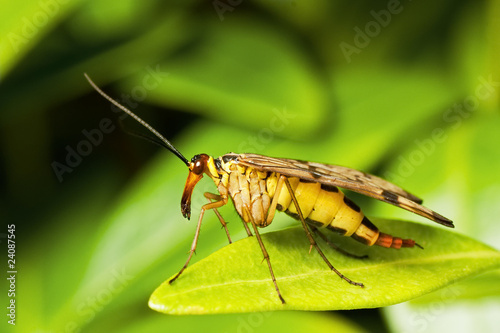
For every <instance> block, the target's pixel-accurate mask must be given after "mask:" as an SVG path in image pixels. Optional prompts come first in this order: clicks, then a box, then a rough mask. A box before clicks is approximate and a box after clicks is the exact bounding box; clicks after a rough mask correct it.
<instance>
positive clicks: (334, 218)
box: [85, 74, 454, 304]
mask: <svg viewBox="0 0 500 333" xmlns="http://www.w3.org/2000/svg"><path fill="white" fill-rule="evenodd" d="M85 77H86V78H87V80H88V81H89V83H90V84H91V85H92V87H93V88H94V89H95V90H96V91H97V92H98V93H99V94H101V95H102V96H103V97H104V98H106V99H107V100H109V101H110V102H111V103H113V104H114V105H116V106H117V107H119V108H120V109H121V110H123V111H124V112H126V113H127V114H128V115H130V116H131V117H133V118H134V119H135V120H136V121H138V122H139V123H140V124H142V125H143V126H144V127H146V128H147V129H148V130H149V131H151V132H152V133H153V134H154V135H155V136H156V137H158V139H160V140H161V142H159V144H161V145H162V146H164V147H165V148H167V149H168V150H170V151H171V152H172V153H174V154H175V155H176V156H177V157H178V158H179V159H180V160H181V161H182V162H184V164H186V166H187V167H188V169H189V173H188V178H187V180H186V185H185V187H184V192H183V194H182V199H181V212H182V215H183V216H184V217H185V218H187V219H189V218H190V217H191V194H192V193H193V189H194V187H195V185H196V184H197V183H198V181H200V179H201V178H202V177H203V176H204V175H207V176H208V177H210V178H211V179H212V180H213V181H214V183H215V185H216V186H217V190H218V192H219V193H218V194H214V193H209V192H207V193H205V194H204V195H205V197H206V198H207V199H208V201H209V203H207V204H205V205H204V206H202V208H201V211H200V216H199V218H198V224H197V227H196V232H195V236H194V239H193V242H192V245H191V250H190V252H189V256H188V258H187V260H186V263H185V264H184V266H183V267H182V268H181V270H180V271H179V272H178V273H177V275H175V276H174V277H173V278H172V279H171V280H170V281H169V282H170V283H172V282H174V281H175V280H176V279H177V278H179V276H180V275H181V274H182V272H183V271H184V270H185V269H186V268H187V267H188V265H189V262H190V260H191V257H192V256H193V253H194V252H195V250H196V246H197V242H198V236H199V234H200V228H201V223H202V220H203V216H204V214H205V211H207V210H214V211H215V213H216V215H217V217H218V218H219V221H220V223H221V224H222V226H223V227H224V229H225V231H226V234H227V237H228V240H229V243H231V238H230V236H229V232H228V230H227V226H226V222H225V221H224V219H223V218H222V216H221V215H220V214H219V212H218V211H217V208H220V207H222V206H224V205H226V204H227V203H228V201H229V198H231V200H232V202H233V204H234V207H235V208H236V211H237V212H238V214H239V215H240V217H241V219H242V221H243V226H244V227H245V230H246V232H247V234H248V236H252V235H253V234H252V232H251V230H250V228H249V226H251V227H252V229H253V232H254V233H255V236H256V239H257V241H258V242H259V245H260V248H261V250H262V254H263V255H264V258H265V260H266V262H267V265H268V268H269V272H270V275H271V280H272V283H273V284H274V288H275V289H276V292H277V295H278V297H279V299H280V301H281V302H282V303H283V304H284V303H285V300H284V298H283V297H282V295H281V291H280V289H279V287H278V284H277V282H276V278H275V276H274V272H273V269H272V266H271V261H270V258H269V255H268V253H267V251H266V248H265V246H264V243H263V242H262V238H261V236H260V233H259V228H264V227H266V226H268V225H269V224H271V223H272V221H273V218H274V216H275V213H276V211H281V212H285V213H287V214H288V215H290V216H292V217H294V218H295V219H297V220H299V221H300V222H301V224H302V227H303V229H304V231H305V234H306V236H307V238H308V239H309V242H310V244H311V248H312V247H314V248H315V249H316V251H317V252H318V254H319V255H320V256H321V257H322V258H323V260H324V261H325V263H326V264H327V265H328V267H329V268H330V270H332V271H333V272H335V273H336V274H337V275H338V276H339V277H340V278H341V279H343V280H345V281H347V282H348V283H350V284H352V285H355V286H359V287H364V285H363V284H362V283H359V282H355V281H352V280H351V279H349V278H348V277H346V276H344V275H343V274H342V273H341V272H339V271H338V270H337V269H336V268H335V267H334V266H333V265H332V264H331V263H330V261H329V260H328V258H327V257H326V256H325V255H324V253H323V251H322V250H321V249H320V247H319V246H318V244H317V242H316V240H315V238H314V236H313V234H316V235H318V236H319V237H321V238H322V239H323V240H325V241H326V242H327V243H328V244H329V245H330V246H332V247H333V248H335V249H336V250H338V251H339V252H341V253H343V254H346V255H349V256H354V255H352V254H350V253H348V252H346V251H344V250H342V249H341V248H339V247H337V246H336V245H335V244H333V243H331V242H329V240H328V238H327V237H326V236H325V235H324V234H323V233H322V232H321V231H320V229H324V228H326V229H330V230H332V231H334V232H336V233H338V234H340V235H344V236H350V237H352V238H354V239H355V240H356V241H358V242H361V243H363V244H366V245H369V246H371V245H378V246H382V247H386V248H394V249H399V248H401V247H414V246H417V247H421V246H420V245H418V244H417V243H415V241H414V240H412V239H403V238H400V237H395V236H392V235H389V234H386V233H383V232H380V231H379V230H378V228H377V227H376V226H375V225H374V224H373V223H372V222H370V220H369V219H368V218H367V217H366V216H364V214H363V213H362V212H361V209H360V208H359V207H358V206H357V205H356V204H355V203H354V202H352V201H351V200H350V199H349V198H347V197H346V196H345V195H344V193H343V192H342V191H341V190H339V187H341V188H344V189H348V190H351V191H355V192H359V193H362V194H364V195H367V196H370V197H373V198H375V199H378V200H381V201H384V202H387V203H390V204H392V205H395V206H398V207H401V208H403V209H406V210H408V211H410V212H413V213H416V214H418V215H421V216H423V217H426V218H428V219H430V220H432V221H435V222H437V223H439V224H442V225H444V226H446V227H451V228H453V227H454V226H453V222H452V221H451V220H449V219H447V218H446V217H444V216H442V215H440V214H438V213H436V212H434V211H432V210H430V209H429V208H426V207H424V206H422V205H421V204H422V200H421V199H419V198H418V197H416V196H414V195H412V194H410V193H408V192H406V191H405V190H403V189H401V188H399V187H398V186H396V185H394V184H392V183H390V182H388V181H386V180H383V179H381V178H379V177H376V176H374V175H370V174H367V173H364V172H361V171H358V170H354V169H350V168H346V167H342V166H337V165H328V164H322V163H314V162H307V161H300V160H293V159H283V158H273V157H268V156H263V155H257V154H235V153H229V154H226V155H223V156H220V157H217V158H214V157H211V156H209V155H206V154H199V155H195V156H194V157H193V158H192V159H191V161H189V160H188V159H186V158H185V157H184V156H183V155H182V154H181V153H180V152H179V151H178V150H177V149H176V148H175V147H174V146H173V145H172V144H171V143H170V142H169V141H168V140H167V139H165V138H164V137H163V136H162V135H161V134H160V133H158V132H157V131H156V130H155V129H154V128H153V127H151V126H150V125H149V124H148V123H146V122H145V121H144V120H142V119H141V118H139V117H138V116H137V115H136V114H134V113H133V112H132V111H130V110H128V109H127V108H125V107H124V106H122V105H121V104H119V103H118V102H116V101H115V100H113V99H112V98H111V97H109V96H108V95H107V94H105V93H104V92H103V91H102V90H101V89H100V88H99V87H97V86H96V85H95V83H94V82H93V81H92V80H91V79H90V78H89V77H88V76H87V74H85ZM354 257H356V256H354Z"/></svg>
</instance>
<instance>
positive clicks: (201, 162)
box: [191, 154, 208, 175]
mask: <svg viewBox="0 0 500 333" xmlns="http://www.w3.org/2000/svg"><path fill="white" fill-rule="evenodd" d="M207 160H208V155H206V154H200V155H196V156H195V157H193V159H192V160H191V163H193V169H192V172H193V173H195V174H197V175H201V174H202V173H203V171H204V170H205V165H206V163H207Z"/></svg>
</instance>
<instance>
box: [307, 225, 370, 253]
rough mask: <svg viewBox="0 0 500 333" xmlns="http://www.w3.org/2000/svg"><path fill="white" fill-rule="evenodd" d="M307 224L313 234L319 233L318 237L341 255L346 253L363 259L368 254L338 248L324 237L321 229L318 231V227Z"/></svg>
mask: <svg viewBox="0 0 500 333" xmlns="http://www.w3.org/2000/svg"><path fill="white" fill-rule="evenodd" d="M308 226H309V228H311V230H312V231H313V232H314V233H315V234H317V235H319V237H321V239H323V240H324V241H325V242H326V244H328V245H330V247H332V248H333V249H335V250H337V251H339V252H340V253H342V254H343V255H346V256H348V257H351V258H356V259H365V258H368V256H367V255H364V256H358V255H356V254H352V253H350V252H347V251H346V250H344V249H342V248H340V247H339V246H338V245H336V244H334V243H332V242H331V241H330V240H329V239H328V237H326V236H325V234H324V233H322V232H321V231H319V229H318V228H316V227H315V226H312V225H310V224H309V225H308Z"/></svg>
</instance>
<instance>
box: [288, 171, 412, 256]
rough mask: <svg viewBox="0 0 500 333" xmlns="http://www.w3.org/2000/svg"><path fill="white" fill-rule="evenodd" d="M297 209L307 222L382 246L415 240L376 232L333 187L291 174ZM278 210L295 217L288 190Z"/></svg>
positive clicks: (340, 192)
mask: <svg viewBox="0 0 500 333" xmlns="http://www.w3.org/2000/svg"><path fill="white" fill-rule="evenodd" d="M288 180H289V182H290V185H291V187H292V189H293V190H294V194H295V197H296V198H297V201H298V203H299V206H300V210H301V212H302V215H303V216H304V219H305V220H306V222H307V223H309V224H312V225H314V226H316V227H326V228H328V229H330V230H333V231H335V232H337V233H339V234H341V235H343V236H351V237H352V238H354V239H355V240H357V241H359V242H361V243H363V244H366V245H379V246H382V247H393V248H400V247H413V246H414V244H415V242H414V241H413V240H410V239H401V238H399V237H393V236H391V235H388V234H384V233H381V232H379V230H378V228H377V227H376V226H375V225H374V224H373V223H372V222H371V221H370V220H369V219H368V218H367V217H366V216H364V214H363V213H362V212H361V209H360V208H359V207H358V206H357V205H356V204H355V203H354V202H352V201H351V200H350V199H349V198H347V197H346V196H345V195H344V193H343V192H342V191H340V190H339V189H338V188H337V187H335V186H328V185H324V184H320V183H316V182H307V181H304V180H301V179H299V178H296V177H290V178H289V179H288ZM278 210H281V211H285V212H286V213H287V214H289V215H292V216H293V217H295V218H297V219H298V218H299V217H298V213H297V210H296V208H295V205H294V204H293V203H292V198H291V196H290V194H289V193H288V191H286V190H285V191H282V192H281V194H280V197H279V200H278Z"/></svg>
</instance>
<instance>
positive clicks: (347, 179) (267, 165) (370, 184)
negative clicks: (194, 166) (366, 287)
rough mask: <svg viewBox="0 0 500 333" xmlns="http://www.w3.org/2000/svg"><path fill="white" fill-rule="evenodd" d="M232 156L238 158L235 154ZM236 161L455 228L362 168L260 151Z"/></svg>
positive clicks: (444, 218) (416, 201)
mask: <svg viewBox="0 0 500 333" xmlns="http://www.w3.org/2000/svg"><path fill="white" fill-rule="evenodd" d="M228 155H236V154H228ZM226 156H227V155H226ZM233 158H236V156H234V157H233ZM237 160H238V163H240V164H242V165H245V166H248V167H252V168H256V169H259V170H263V171H271V172H276V173H279V174H282V175H285V176H289V177H298V178H300V179H305V180H309V181H314V182H318V183H321V184H325V185H330V186H338V187H342V188H345V189H348V190H351V191H354V192H358V193H361V194H364V195H367V196H370V197H372V198H375V199H378V200H381V201H384V202H387V203H390V204H392V205H395V206H397V207H401V208H403V209H406V210H408V211H410V212H412V213H415V214H418V215H421V216H423V217H425V218H428V219H430V220H432V221H435V222H437V223H439V224H442V225H444V226H447V227H451V228H453V222H452V221H451V220H449V219H447V218H446V217H444V216H442V215H440V214H438V213H436V212H434V211H433V210H431V209H429V208H427V207H424V206H422V205H421V203H422V200H421V199H420V198H418V197H416V196H414V195H413V194H411V193H408V192H406V191H405V190H403V189H402V188H400V187H398V186H396V185H394V184H392V183H390V182H388V181H386V180H384V179H382V178H379V177H377V176H374V175H370V174H367V173H364V172H361V171H359V170H355V169H350V168H346V167H342V166H338V165H329V164H322V163H315V162H306V161H299V160H291V159H284V158H273V157H268V156H263V155H257V154H239V155H237Z"/></svg>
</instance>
